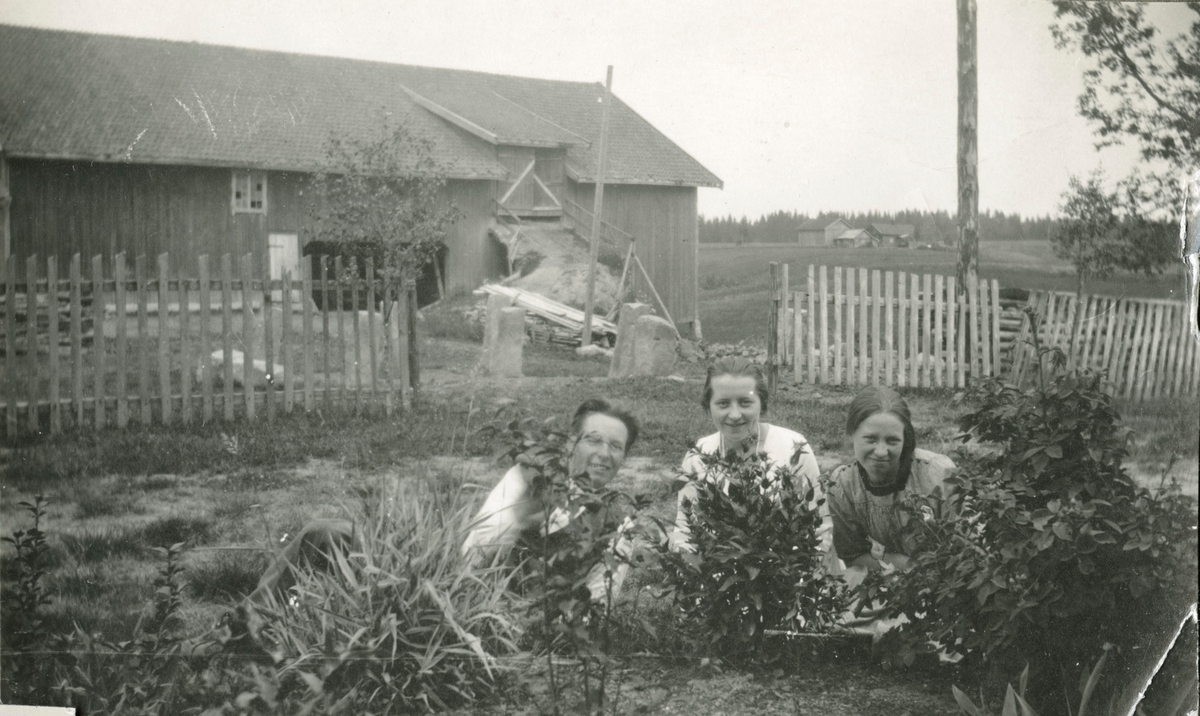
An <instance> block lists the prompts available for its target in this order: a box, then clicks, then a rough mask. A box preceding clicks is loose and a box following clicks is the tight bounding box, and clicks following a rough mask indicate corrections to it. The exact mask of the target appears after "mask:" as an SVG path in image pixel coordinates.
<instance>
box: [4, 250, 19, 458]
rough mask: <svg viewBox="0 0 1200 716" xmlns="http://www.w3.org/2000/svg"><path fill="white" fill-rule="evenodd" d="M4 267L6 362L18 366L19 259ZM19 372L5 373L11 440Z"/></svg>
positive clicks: (13, 258) (14, 433)
mask: <svg viewBox="0 0 1200 716" xmlns="http://www.w3.org/2000/svg"><path fill="white" fill-rule="evenodd" d="M5 263H6V265H5V267H4V360H5V361H7V362H8V363H9V365H12V366H16V364H17V257H16V256H13V255H11V254H10V255H9V256H8V261H7V262H5ZM16 373H17V371H15V370H12V369H11V368H10V369H7V370H5V371H4V408H5V410H4V413H5V430H6V434H7V435H8V439H9V440H16V438H17V385H19V384H20V381H19V380H18V379H17V375H16Z"/></svg>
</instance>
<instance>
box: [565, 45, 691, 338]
mask: <svg viewBox="0 0 1200 716" xmlns="http://www.w3.org/2000/svg"><path fill="white" fill-rule="evenodd" d="M612 75H613V68H612V65H609V66H608V73H607V76H606V78H605V80H604V104H603V109H602V110H601V112H600V150H599V151H600V161H599V164H598V165H597V167H596V201H595V204H594V205H593V208H592V238H591V251H590V252H589V257H588V283H587V300H586V301H584V304H583V341H582V343H581V345H582V346H590V345H591V344H592V304H593V301H594V300H595V297H596V259H597V257H598V256H599V254H600V228H601V227H600V224H601V218H600V217H602V216H603V215H604V213H603V212H604V171H605V169H607V164H608V108H609V105H611V104H612ZM635 258H636V257H635ZM638 265H639V266H640V265H641V261H639V262H638ZM645 271H646V269H644V268H643V269H642V273H645ZM646 280H647V281H649V280H650V279H649V277H647V279H646ZM651 288H652V289H653V286H651ZM657 295H658V294H657V293H656V294H655V296H657ZM664 313H665V310H664ZM672 325H674V323H672Z"/></svg>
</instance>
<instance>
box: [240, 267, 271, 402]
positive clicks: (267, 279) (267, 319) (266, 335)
mask: <svg viewBox="0 0 1200 716" xmlns="http://www.w3.org/2000/svg"><path fill="white" fill-rule="evenodd" d="M273 293H274V291H273V290H272V288H271V267H270V265H269V263H268V262H263V282H262V315H263V320H262V324H263V365H264V367H265V370H264V371H263V401H264V403H265V407H266V412H267V422H268V423H269V422H272V421H273V420H275V378H276V375H275V357H276V356H275V325H274V324H275V318H274V316H273V315H272V314H273V313H274V310H275V307H274V296H273ZM250 359H251V356H246V362H250Z"/></svg>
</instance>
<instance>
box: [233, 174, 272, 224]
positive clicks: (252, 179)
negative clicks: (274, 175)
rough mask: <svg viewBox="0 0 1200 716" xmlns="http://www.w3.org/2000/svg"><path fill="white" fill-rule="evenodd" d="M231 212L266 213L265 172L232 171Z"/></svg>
mask: <svg viewBox="0 0 1200 716" xmlns="http://www.w3.org/2000/svg"><path fill="white" fill-rule="evenodd" d="M232 205H233V213H235V214H237V213H239V212H249V213H254V214H265V213H267V173H266V172H244V171H235V172H234V173H233V199H232Z"/></svg>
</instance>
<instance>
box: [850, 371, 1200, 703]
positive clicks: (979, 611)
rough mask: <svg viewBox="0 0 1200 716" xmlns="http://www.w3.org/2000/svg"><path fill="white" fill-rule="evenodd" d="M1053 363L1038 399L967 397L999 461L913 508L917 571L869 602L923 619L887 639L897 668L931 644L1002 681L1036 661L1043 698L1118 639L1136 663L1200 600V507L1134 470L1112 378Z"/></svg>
mask: <svg viewBox="0 0 1200 716" xmlns="http://www.w3.org/2000/svg"><path fill="white" fill-rule="evenodd" d="M1043 362H1044V363H1045V365H1044V366H1043V367H1042V368H1041V372H1040V373H1039V375H1038V376H1037V380H1036V381H1035V384H1034V385H1033V386H1031V387H1028V388H1024V387H1020V386H1016V385H1012V384H1009V383H1006V382H1003V381H1001V380H994V379H992V380H983V381H979V382H977V383H976V384H975V385H974V386H973V387H972V388H971V389H970V390H969V391H968V392H967V394H966V395H965V397H966V398H967V399H968V400H969V401H970V403H971V404H973V405H976V406H978V408H977V409H976V410H974V411H973V412H971V413H969V414H967V415H965V416H964V417H963V418H962V420H961V427H962V428H963V430H964V432H965V434H964V439H978V440H979V441H982V442H984V443H987V444H991V445H994V446H997V447H998V450H997V451H996V452H995V453H994V454H991V455H985V456H983V457H974V458H972V457H970V456H968V455H962V456H961V457H960V458H959V460H960V471H959V475H958V476H957V477H955V478H951V479H949V480H947V494H946V495H945V503H944V504H939V499H940V498H938V497H916V498H913V499H911V500H910V501H909V503H908V508H909V513H908V514H909V519H908V522H907V526H908V529H909V530H910V532H911V536H912V538H913V539H914V540H915V541H916V544H917V545H918V548H917V549H916V550H915V554H914V558H913V562H912V564H913V569H912V570H911V571H909V572H907V573H896V574H892V575H889V576H879V575H877V576H876V577H874V578H872V579H868V580H867V581H866V582H864V586H863V590H862V592H861V596H863V597H865V598H867V599H876V598H881V597H882V598H886V600H887V602H888V604H889V609H890V611H891V613H892V615H897V614H903V615H905V616H906V617H907V618H908V620H909V622H908V623H907V624H904V625H903V626H901V627H900V628H899V629H897V630H895V631H893V632H892V633H890V634H889V635H888V638H887V640H886V641H888V642H890V643H891V654H892V656H893V657H895V658H898V659H899V660H901V661H904V662H911V660H912V657H913V654H914V653H915V652H918V651H924V650H929V649H930V648H932V647H931V646H930V644H929V642H930V640H932V641H934V642H937V643H939V644H941V645H943V646H945V647H948V648H951V649H953V650H956V651H958V652H961V653H963V654H966V655H967V656H968V657H971V659H972V660H973V661H975V662H976V663H987V664H989V665H990V666H991V667H992V669H993V671H994V672H995V671H1001V672H1008V673H1012V671H1014V670H1015V667H1017V666H1019V665H1020V664H1021V663H1023V662H1026V661H1028V662H1029V663H1031V664H1032V666H1033V682H1031V688H1032V689H1033V690H1034V692H1035V693H1036V694H1037V696H1038V698H1037V699H1035V701H1037V700H1043V698H1044V697H1045V695H1046V694H1047V693H1049V692H1051V691H1055V692H1056V691H1058V684H1057V681H1058V679H1059V677H1060V675H1065V674H1076V673H1078V669H1079V667H1078V665H1080V664H1084V663H1086V662H1087V661H1088V660H1090V659H1091V658H1093V656H1094V655H1095V654H1096V653H1098V652H1099V651H1100V650H1101V649H1102V648H1103V646H1104V644H1106V643H1112V644H1113V645H1115V646H1116V647H1117V649H1118V654H1122V653H1124V654H1125V655H1126V656H1131V655H1132V654H1133V653H1135V652H1134V651H1133V650H1134V649H1135V648H1136V647H1138V646H1139V645H1140V644H1141V643H1142V642H1143V641H1144V640H1145V639H1146V637H1147V635H1148V634H1152V633H1153V632H1154V629H1155V627H1156V626H1157V625H1156V624H1155V623H1154V620H1155V619H1157V618H1164V617H1165V618H1174V617H1175V615H1174V614H1173V613H1172V612H1173V608H1174V607H1176V606H1178V605H1179V604H1183V603H1191V600H1194V598H1195V597H1194V588H1195V570H1196V532H1195V524H1196V512H1195V503H1194V501H1192V500H1190V499H1187V498H1184V497H1183V496H1182V495H1181V494H1180V493H1179V488H1178V485H1175V484H1173V483H1167V484H1164V486H1163V487H1162V488H1161V489H1159V490H1158V491H1157V492H1151V491H1149V490H1147V489H1145V488H1142V487H1139V486H1138V485H1136V484H1135V483H1134V481H1133V480H1132V479H1131V478H1130V477H1129V475H1127V474H1126V472H1125V471H1124V469H1122V467H1121V463H1122V461H1123V459H1124V458H1125V456H1126V451H1125V445H1126V441H1127V438H1128V431H1127V430H1126V429H1125V428H1123V427H1122V426H1121V424H1120V417H1119V415H1118V414H1117V411H1116V409H1115V408H1114V406H1113V400H1112V398H1111V397H1110V396H1108V395H1107V394H1106V393H1105V392H1104V390H1103V388H1104V383H1103V379H1102V376H1100V375H1097V374H1094V373H1091V372H1088V371H1073V370H1067V369H1065V368H1064V364H1065V361H1064V359H1063V357H1062V354H1061V353H1056V352H1053V351H1049V352H1044V355H1043ZM939 513H940V514H942V515H943V516H944V518H943V519H936V518H933V517H932V516H933V515H936V514H939ZM1176 623H1177V622H1176ZM1118 667H1120V661H1119V656H1118ZM1072 678H1073V677H1072ZM1118 680H1119V679H1118Z"/></svg>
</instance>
